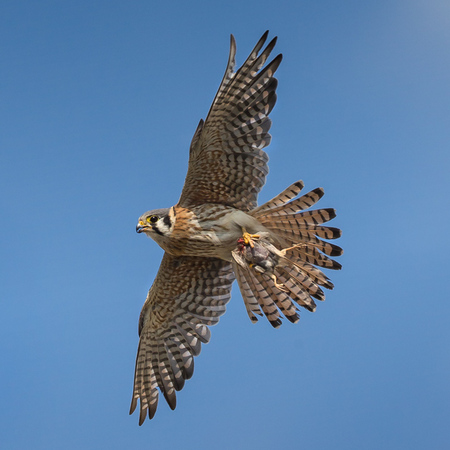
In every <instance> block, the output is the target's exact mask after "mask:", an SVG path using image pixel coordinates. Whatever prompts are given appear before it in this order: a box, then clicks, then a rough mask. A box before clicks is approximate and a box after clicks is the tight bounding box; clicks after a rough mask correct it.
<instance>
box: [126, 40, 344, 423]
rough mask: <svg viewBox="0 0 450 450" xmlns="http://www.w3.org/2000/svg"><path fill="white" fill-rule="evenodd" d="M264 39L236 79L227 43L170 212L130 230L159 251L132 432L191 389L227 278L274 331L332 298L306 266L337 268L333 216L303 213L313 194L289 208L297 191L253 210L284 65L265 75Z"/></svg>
mask: <svg viewBox="0 0 450 450" xmlns="http://www.w3.org/2000/svg"><path fill="white" fill-rule="evenodd" d="M267 35H268V32H265V33H264V35H263V36H262V37H261V39H260V40H259V42H258V43H257V44H256V46H255V48H254V49H253V51H252V52H251V53H250V56H249V57H248V58H247V60H246V61H245V62H244V64H243V65H242V67H241V68H240V69H239V70H237V71H236V72H234V67H235V54H236V43H235V40H234V37H233V36H231V44H230V55H229V58H228V64H227V68H226V71H225V75H224V77H223V80H222V82H221V84H220V87H219V90H218V91H217V94H216V96H215V98H214V101H213V103H212V106H211V109H210V110H209V113H208V115H207V117H206V120H205V121H203V120H200V123H199V124H198V127H197V130H196V131H195V134H194V137H193V139H192V142H191V147H190V154H189V167H188V172H187V176H186V181H185V184H184V187H183V190H182V193H181V197H180V200H179V201H178V203H177V204H176V205H175V206H172V207H171V208H166V209H156V210H153V211H149V212H146V213H145V214H143V215H142V216H141V217H140V218H139V221H138V225H137V227H136V231H137V232H138V233H141V232H144V233H145V234H147V235H148V236H150V237H151V238H152V239H154V240H155V241H156V242H157V243H158V244H159V245H160V246H161V247H162V248H163V249H164V250H165V254H164V257H163V259H162V262H161V267H160V269H159V271H158V274H157V275H156V279H155V281H154V282H153V285H152V287H151V288H150V290H149V292H148V295H147V299H146V301H145V303H144V307H143V308H142V311H141V315H140V318H139V336H140V339H139V348H138V352H137V358H136V369H135V375H134V388H133V398H132V401H131V408H130V414H131V413H133V412H134V410H135V409H136V406H137V401H138V399H140V415H139V424H140V425H141V424H142V423H143V422H144V420H145V417H146V416H147V414H148V416H149V418H150V419H151V418H153V416H154V414H155V412H156V408H157V404H158V395H159V394H158V390H159V391H161V392H162V394H163V395H164V397H165V399H166V400H167V403H168V404H169V406H170V408H172V409H174V408H175V406H176V396H175V392H176V391H179V390H181V389H182V388H183V386H184V382H185V380H187V379H189V378H191V376H192V373H193V369H194V358H193V357H194V356H197V355H198V354H199V353H200V347H201V343H207V342H208V341H209V339H210V330H209V328H208V325H214V324H216V323H217V322H218V321H219V317H220V316H221V315H222V314H224V313H225V307H226V304H227V303H228V301H229V300H230V292H231V285H232V283H233V281H234V279H235V278H236V279H237V281H238V284H239V288H240V290H241V294H242V297H243V299H244V303H245V307H246V309H247V313H248V315H249V317H250V319H251V321H252V322H256V321H257V316H262V315H263V314H264V315H265V316H266V317H267V318H268V320H269V321H270V323H271V324H272V325H273V326H274V327H278V326H280V324H281V316H282V315H284V316H285V317H286V318H287V319H288V320H289V321H291V322H294V323H295V322H297V321H298V320H299V315H298V309H297V307H296V305H300V306H303V307H304V308H306V309H308V310H309V311H314V310H315V308H316V305H315V303H314V299H318V300H323V299H324V298H325V295H324V293H323V291H322V289H321V287H325V288H327V289H332V288H333V284H332V283H331V281H330V280H329V279H328V277H326V276H325V275H324V274H323V272H322V271H321V270H320V269H319V268H317V267H316V266H318V267H321V268H322V267H325V268H328V269H340V268H341V265H340V264H339V263H337V262H336V261H334V260H332V259H331V258H329V256H337V255H340V254H341V253H342V249H341V248H340V247H338V246H336V245H333V244H331V243H329V242H327V241H324V240H323V239H335V238H337V237H339V236H340V235H341V232H340V230H339V229H337V228H332V227H328V226H323V225H322V224H323V223H325V222H328V221H329V220H331V219H333V218H334V217H335V215H336V214H335V211H334V209H330V208H327V209H317V210H308V211H306V209H308V208H310V207H311V206H312V205H314V204H315V203H316V202H317V201H318V200H319V199H320V198H321V197H322V195H323V194H324V192H323V189H322V188H318V189H314V190H313V191H311V192H309V193H307V194H304V195H303V196H300V197H299V196H298V195H299V193H300V191H301V190H302V188H303V183H302V182H301V181H297V182H296V183H294V184H292V185H291V186H289V187H288V188H287V189H286V190H284V191H283V192H282V193H281V194H279V195H277V196H276V197H274V198H273V199H272V200H270V201H268V202H267V203H265V204H263V205H261V206H257V196H258V192H259V191H260V190H261V188H262V186H263V185H264V182H265V178H266V175H267V173H268V166H267V162H268V157H267V154H266V153H265V152H264V151H263V148H264V147H266V146H267V145H269V143H270V140H271V136H270V134H269V129H270V126H271V120H270V119H269V117H268V115H269V113H270V111H271V110H272V108H273V107H274V105H275V101H276V93H275V90H276V87H277V80H276V78H275V77H274V74H275V71H276V70H277V68H278V66H279V64H280V62H281V59H282V55H281V54H280V55H278V56H276V57H275V58H274V59H273V60H272V61H271V62H270V63H268V64H267V65H265V63H266V60H267V58H268V57H269V55H270V53H271V51H272V49H273V47H274V46H275V43H276V38H274V39H273V40H272V41H271V42H270V43H269V44H268V45H267V46H266V47H265V49H264V50H263V51H262V52H261V53H260V51H261V49H262V47H263V46H264V43H265V41H266V39H267ZM264 65H265V66H264Z"/></svg>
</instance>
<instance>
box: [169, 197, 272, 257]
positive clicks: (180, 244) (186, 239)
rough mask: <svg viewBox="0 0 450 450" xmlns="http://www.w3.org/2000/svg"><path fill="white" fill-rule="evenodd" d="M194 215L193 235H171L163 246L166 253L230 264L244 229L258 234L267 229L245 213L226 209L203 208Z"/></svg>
mask: <svg viewBox="0 0 450 450" xmlns="http://www.w3.org/2000/svg"><path fill="white" fill-rule="evenodd" d="M192 212H193V213H194V214H193V216H191V217H190V218H189V222H190V225H191V226H190V227H189V229H190V231H189V232H183V233H182V232H181V231H178V232H176V231H175V232H174V233H172V235H171V236H170V238H169V239H167V241H166V242H165V243H164V244H165V245H161V246H162V247H163V248H164V250H166V251H167V252H169V253H171V254H173V255H176V256H204V257H215V258H220V259H224V260H227V261H230V260H231V251H232V250H234V248H235V247H236V245H237V240H238V239H239V238H240V237H241V236H242V232H243V229H245V230H246V231H248V232H249V233H256V232H258V231H261V230H262V229H263V228H264V227H263V226H262V225H261V224H260V223H259V222H258V221H257V220H256V219H255V218H253V217H251V216H250V215H248V214H247V213H245V212H244V211H241V210H238V209H235V208H231V207H227V206H224V205H201V206H199V207H196V208H194V209H193V210H192ZM177 219H178V217H177ZM175 228H176V226H175Z"/></svg>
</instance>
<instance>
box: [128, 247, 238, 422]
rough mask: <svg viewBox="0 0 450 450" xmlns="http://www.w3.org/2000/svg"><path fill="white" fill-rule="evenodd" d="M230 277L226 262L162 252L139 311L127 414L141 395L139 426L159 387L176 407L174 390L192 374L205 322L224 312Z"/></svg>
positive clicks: (204, 335)
mask: <svg viewBox="0 0 450 450" xmlns="http://www.w3.org/2000/svg"><path fill="white" fill-rule="evenodd" d="M233 279H234V275H233V272H232V269H231V264H230V263H228V262H226V261H222V260H219V259H215V258H201V257H174V256H171V255H169V254H168V253H166V254H165V255H164V258H163V260H162V262H161V267H160V269H159V272H158V275H157V276H156V279H155V281H154V283H153V286H152V287H151V289H150V291H149V294H148V296H147V300H146V302H145V304H144V307H143V309H142V312H141V320H140V330H139V334H140V340H139V347H138V354H137V358H136V369H135V377H134V388H133V398H132V401H131V408H130V414H131V413H132V412H133V411H134V410H135V409H136V406H137V401H138V399H140V415H139V423H140V424H142V423H143V421H144V420H145V417H146V415H147V413H148V416H149V417H150V418H152V417H153V416H154V414H155V412H156V408H157V406H158V395H159V394H158V388H159V390H160V391H161V392H162V394H163V395H164V397H165V399H166V401H167V403H168V404H169V406H170V408H172V409H174V408H175V406H176V391H178V390H180V389H182V388H183V386H184V382H185V380H186V379H189V378H190V377H191V376H192V373H193V368H194V360H193V357H194V356H197V355H198V354H199V353H200V350H201V344H202V343H207V342H208V341H209V339H210V331H209V329H208V326H207V325H214V324H215V323H217V322H218V320H219V317H220V316H221V315H222V314H223V313H224V312H225V308H226V304H227V303H228V301H229V299H230V294H231V284H232V282H233ZM162 286H164V288H163V289H162Z"/></svg>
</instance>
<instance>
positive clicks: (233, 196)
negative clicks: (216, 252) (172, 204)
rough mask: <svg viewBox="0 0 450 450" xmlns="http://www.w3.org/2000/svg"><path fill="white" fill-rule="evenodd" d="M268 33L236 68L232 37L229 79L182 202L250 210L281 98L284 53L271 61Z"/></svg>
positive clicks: (194, 146)
mask: <svg viewBox="0 0 450 450" xmlns="http://www.w3.org/2000/svg"><path fill="white" fill-rule="evenodd" d="M267 35H268V32H267V31H266V32H265V33H264V35H263V36H262V37H261V39H260V40H259V41H258V43H257V44H256V46H255V48H254V49H253V51H252V52H251V53H250V55H249V57H248V58H247V60H246V61H245V62H244V64H243V65H242V66H241V67H240V68H239V70H238V71H237V72H234V67H235V54H236V44H235V40H234V37H233V35H231V45H230V55H229V58H228V64H227V68H226V70H225V74H224V77H223V79H222V82H221V84H220V87H219V89H218V91H217V94H216V96H215V98H214V101H213V103H212V106H211V108H210V110H209V113H208V115H207V117H206V120H205V121H204V122H203V120H201V121H200V123H199V125H198V127H197V130H196V132H195V134H194V137H193V139H192V142H191V147H190V153H189V167H188V172H187V175H186V180H185V184H184V187H183V191H182V193H181V197H180V200H179V202H178V205H179V206H184V207H192V206H196V205H199V204H203V203H221V204H226V205H229V206H233V207H235V208H239V209H242V210H244V211H249V210H251V209H252V208H254V207H256V201H257V195H258V193H259V191H260V190H261V188H262V186H263V185H264V183H265V178H266V175H267V173H268V165H267V162H268V156H267V154H266V153H265V152H264V151H263V150H262V149H263V148H264V147H266V146H267V145H269V143H270V140H271V136H270V134H269V129H270V127H271V124H272V122H271V120H270V119H269V117H268V116H269V114H270V112H271V110H272V108H273V107H274V105H275V102H276V92H275V91H276V88H277V80H276V78H275V77H274V73H275V71H276V70H277V68H278V66H279V64H280V62H281V59H282V55H281V54H279V55H278V56H276V57H275V58H274V59H273V60H272V61H271V62H270V63H269V64H267V65H266V66H265V67H264V65H265V63H266V61H267V59H268V57H269V55H270V53H271V51H272V49H273V47H274V46H275V43H276V38H274V39H272V41H270V42H269V44H268V45H267V46H266V48H265V49H264V50H263V51H262V52H261V54H259V52H260V50H261V49H262V47H263V46H264V43H265V41H266V39H267Z"/></svg>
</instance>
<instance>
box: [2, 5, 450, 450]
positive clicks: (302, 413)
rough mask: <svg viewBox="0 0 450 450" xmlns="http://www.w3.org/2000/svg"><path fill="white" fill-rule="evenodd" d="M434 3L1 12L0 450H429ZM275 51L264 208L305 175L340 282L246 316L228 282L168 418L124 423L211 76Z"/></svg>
mask: <svg viewBox="0 0 450 450" xmlns="http://www.w3.org/2000/svg"><path fill="white" fill-rule="evenodd" d="M449 5H450V4H449V3H448V2H446V1H437V0H431V1H430V0H428V1H425V0H413V1H406V0H405V1H383V0H382V1H376V2H375V1H367V2H360V1H342V2H336V1H312V0H309V1H306V0H305V1H279V2H269V1H265V0H260V1H257V2H256V1H247V2H244V1H234V0H232V1H228V2H206V1H205V2H200V1H190V2H187V1H171V2H166V3H164V2H153V1H142V0H141V1H131V2H119V1H95V2H88V1H84V0H81V1H78V2H64V1H40V2H32V1H20V0H19V1H8V0H5V1H3V2H1V4H0V25H1V26H0V42H1V44H0V49H1V50H0V52H1V53H0V58H1V66H0V70H1V72H0V79H1V101H0V119H1V120H0V123H1V125H0V129H1V132H0V151H1V153H0V154H1V156H0V198H1V203H0V212H1V221H0V232H1V239H0V251H1V259H0V278H1V279H0V290H1V291H0V298H1V300H0V320H1V326H0V346H1V350H0V351H1V359H2V362H1V364H0V381H1V384H0V386H1V387H0V389H1V391H0V392H1V406H0V408H1V410H0V446H1V448H2V449H25V448H27V449H28V448H29V449H61V448H64V449H80V448H86V449H129V448H162V449H166V448H167V449H169V448H187V449H191V448H192V449H194V448H195V449H197V450H199V449H210V448H214V449H230V448H237V449H274V448H283V449H288V448H289V449H294V448H295V449H297V448H302V449H380V448H383V449H400V448H407V449H423V448H427V449H446V448H448V447H447V446H448V442H449V441H450V432H449V427H448V418H449V414H450V389H449V375H450V363H449V361H450V348H449V339H450V329H449V313H450V302H449V290H448V281H447V278H448V272H449V263H448V252H449V244H450V240H449V231H448V227H449V219H450V214H449V191H450V189H449V173H450V156H449V143H450V91H449V85H450V84H449V83H450V6H449ZM266 29H270V31H271V36H274V35H278V36H279V42H278V45H277V50H278V51H279V52H282V53H283V54H284V61H283V63H282V65H281V66H280V69H279V71H278V79H279V89H278V103H277V106H276V107H275V109H274V111H273V113H272V116H271V117H272V119H273V127H272V131H271V132H272V135H273V140H272V144H271V145H270V147H268V149H267V150H268V154H269V156H270V174H269V177H268V181H267V184H266V186H265V187H264V189H263V192H262V194H261V196H260V201H265V200H268V199H269V198H271V197H272V196H274V195H275V194H277V193H278V192H279V191H281V190H282V189H284V188H285V187H286V186H287V185H288V184H289V183H291V182H293V181H295V180H297V179H299V178H301V179H303V180H304V181H305V184H306V189H312V188H315V187H317V186H323V187H324V188H325V191H326V195H325V197H324V199H322V200H321V202H320V203H319V205H320V206H322V207H331V206H332V207H335V208H336V209H337V211H338V217H337V218H336V219H335V220H334V221H333V222H332V225H334V226H338V227H340V228H342V229H343V231H344V235H343V237H342V239H341V240H340V244H341V245H342V246H343V247H344V249H345V254H344V256H343V257H341V258H340V259H339V260H340V262H341V263H342V264H343V266H344V269H343V270H342V271H341V272H338V273H329V275H330V276H331V277H332V279H333V281H334V283H335V285H336V288H335V290H334V291H333V292H331V293H329V295H328V296H327V301H326V302H325V303H324V304H320V305H319V306H318V311H317V312H316V313H314V314H311V313H308V312H306V311H305V312H303V313H302V319H301V321H300V323H299V324H298V325H292V324H290V323H284V325H283V326H282V327H281V329H279V330H274V329H272V328H271V327H270V325H269V324H268V323H267V322H266V321H264V320H262V321H260V322H259V323H258V324H257V325H252V324H251V323H250V321H249V319H248V318H247V316H246V313H245V309H244V306H243V302H242V299H241V297H240V294H239V292H238V289H237V287H236V286H235V287H234V289H233V298H232V300H231V302H230V303H229V307H228V311H227V314H226V315H225V316H223V318H222V319H221V322H220V324H219V325H218V326H217V327H214V328H213V329H212V340H211V343H210V344H208V345H206V346H204V347H203V350H202V354H201V356H200V357H198V358H197V359H196V370H195V374H194V377H193V378H192V380H190V381H189V382H188V383H187V384H186V386H185V388H184V390H183V391H182V392H181V393H179V395H178V407H177V409H176V410H175V411H173V412H172V411H170V410H169V408H168V407H167V405H166V404H165V403H164V401H163V399H162V400H161V402H160V406H159V408H158V412H157V415H156V417H155V419H154V420H153V421H151V422H148V421H147V422H146V423H145V425H144V426H142V427H138V425H137V422H138V417H137V415H136V414H135V415H134V416H132V417H129V416H128V408H129V402H130V399H131V389H132V378H133V371H134V360H135V354H136V349H137V344H138V337H137V321H138V316H139V312H140V308H141V306H142V304H143V301H144V299H145V296H146V293H147V290H148V288H149V287H150V285H151V283H152V281H153V278H154V276H155V274H156V271H157V269H158V266H159V262H160V259H161V257H162V250H161V249H160V248H159V247H158V246H157V245H156V244H155V243H153V242H152V241H151V240H149V239H145V238H144V236H142V235H137V234H136V233H135V231H134V228H135V225H136V220H137V218H138V217H139V215H140V214H141V213H143V212H144V211H146V210H148V209H152V208H159V207H166V206H171V205H173V204H174V203H176V202H177V200H178V197H179V193H180V191H181V187H182V185H183V182H184V177H185V174H186V169H187V159H188V146H189V143H190V139H191V137H192V135H193V132H194V130H195V128H196V126H197V123H198V121H199V119H200V118H202V117H203V118H204V117H205V115H206V113H207V111H208V109H209V106H210V103H211V101H212V99H213V96H214V94H215V91H216V89H217V87H218V84H219V82H220V80H221V77H222V74H223V71H224V69H225V65H226V61H227V56H228V46H229V34H230V33H233V34H234V35H235V37H236V40H237V45H238V53H237V63H238V64H240V63H242V62H243V61H244V59H245V58H246V57H247V55H248V53H249V52H250V50H251V49H252V48H253V46H254V44H255V43H256V42H257V40H258V38H259V37H260V35H261V34H262V33H263V32H264V31H265V30H266Z"/></svg>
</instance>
